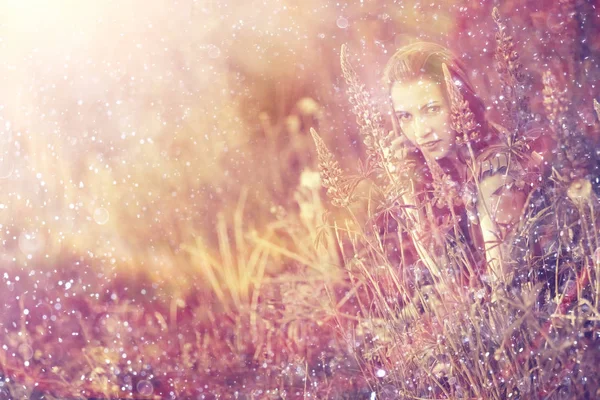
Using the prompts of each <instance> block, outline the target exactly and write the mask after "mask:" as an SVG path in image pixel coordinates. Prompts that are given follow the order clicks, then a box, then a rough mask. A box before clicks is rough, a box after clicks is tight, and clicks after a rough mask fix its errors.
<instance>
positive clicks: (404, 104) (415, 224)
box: [384, 42, 527, 286]
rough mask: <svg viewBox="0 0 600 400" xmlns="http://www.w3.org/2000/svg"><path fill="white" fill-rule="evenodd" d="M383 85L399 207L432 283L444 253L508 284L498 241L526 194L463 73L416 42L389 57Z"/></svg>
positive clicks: (443, 54)
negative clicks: (459, 118) (461, 123)
mask: <svg viewBox="0 0 600 400" xmlns="http://www.w3.org/2000/svg"><path fill="white" fill-rule="evenodd" d="M444 66H445V67H446V68H447V72H446V76H445V75H444ZM448 74H449V77H450V78H451V82H452V83H453V86H454V90H456V89H458V90H459V91H460V94H461V96H462V98H463V99H464V101H466V103H467V104H468V109H469V110H470V112H471V113H472V118H471V120H472V121H474V123H475V124H474V127H473V128H474V129H472V131H473V134H472V135H471V137H470V138H467V139H465V138H463V136H462V135H457V132H456V130H455V125H456V117H455V116H453V115H452V100H451V99H452V96H451V93H450V92H449V87H448V84H447V78H448ZM384 83H385V85H386V89H387V94H388V95H389V101H390V106H391V116H392V123H393V127H394V135H395V138H394V140H393V142H392V143H393V148H394V150H395V151H396V154H397V155H398V156H399V159H400V162H401V163H403V164H404V165H403V166H404V168H400V169H401V170H403V171H405V172H404V175H403V177H404V180H403V183H404V185H403V186H404V187H406V190H404V194H403V195H402V200H403V202H404V206H408V207H403V209H404V210H406V211H405V213H406V214H405V216H406V217H407V219H408V220H409V221H411V224H409V225H411V226H410V227H409V231H410V236H411V239H412V241H413V243H414V247H415V249H416V250H417V253H418V254H419V257H420V258H421V260H422V261H423V263H424V264H425V265H426V266H427V268H428V269H429V271H430V272H431V273H432V274H433V275H437V276H438V278H443V277H444V275H445V274H446V272H447V269H446V270H445V268H446V267H447V266H448V265H454V267H453V268H455V267H456V262H454V263H452V262H450V261H451V260H449V259H448V253H449V252H450V253H453V254H454V256H453V258H454V260H457V259H460V260H463V261H462V263H463V265H462V266H461V267H460V268H461V269H463V271H462V272H463V273H464V274H465V275H471V274H476V275H478V276H482V277H483V280H484V281H487V282H488V283H489V284H490V285H491V286H495V284H497V283H499V282H502V281H507V280H508V279H510V275H511V273H512V271H509V270H507V267H506V262H504V260H503V258H502V251H501V249H502V246H501V244H502V241H503V238H504V237H505V236H506V235H507V234H508V233H509V232H510V228H511V226H512V225H513V224H515V223H516V222H517V221H518V220H519V217H520V215H521V211H522V208H523V205H524V204H525V200H526V195H527V193H526V190H525V188H524V187H523V186H522V185H521V184H520V183H521V182H520V174H521V173H522V170H521V168H520V167H519V164H518V163H517V162H516V160H513V159H511V157H510V155H509V154H508V153H507V152H503V151H502V146H501V143H502V140H501V137H500V134H499V128H498V127H495V126H494V125H493V124H492V123H490V122H489V121H488V120H487V119H486V115H485V114H486V113H485V106H484V105H483V103H482V101H481V100H480V99H479V97H478V96H477V95H476V93H475V91H474V88H473V85H472V84H471V82H470V80H469V77H468V75H467V73H466V71H465V68H464V67H463V65H462V64H461V62H460V61H459V60H458V59H457V58H456V57H455V56H454V55H453V54H452V53H451V52H450V51H449V50H447V49H446V48H444V47H442V46H440V45H437V44H433V43H425V42H419V43H414V44H411V45H408V46H405V47H403V48H401V49H399V50H398V51H397V52H396V53H395V54H394V55H393V56H392V57H391V59H390V60H389V62H388V63H387V65H386V68H385V71H384ZM453 118H454V120H453ZM453 121H454V122H453ZM407 164H409V165H411V166H412V167H411V168H409V169H407V168H406V165H407ZM432 202H437V203H436V204H437V205H438V206H437V207H435V206H432ZM440 245H441V247H445V249H442V250H443V251H440ZM436 246H437V247H436ZM457 253H460V254H459V255H457ZM445 271H446V272H445ZM454 273H456V271H454ZM470 278H473V276H470Z"/></svg>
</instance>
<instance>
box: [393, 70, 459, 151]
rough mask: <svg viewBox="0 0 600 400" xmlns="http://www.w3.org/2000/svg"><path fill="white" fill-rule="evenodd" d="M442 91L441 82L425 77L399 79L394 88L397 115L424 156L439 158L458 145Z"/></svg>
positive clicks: (408, 135)
mask: <svg viewBox="0 0 600 400" xmlns="http://www.w3.org/2000/svg"><path fill="white" fill-rule="evenodd" d="M442 90H443V89H442V87H441V85H439V84H438V83H436V82H434V81H431V80H427V79H422V80H415V81H411V82H406V83H403V82H396V83H394V85H393V86H392V91H391V97H392V105H393V108H394V113H395V117H396V120H397V121H398V123H399V124H400V128H401V129H402V132H403V133H404V134H405V135H406V137H407V138H408V140H409V141H410V142H411V143H412V144H413V145H415V146H417V147H418V148H419V149H420V150H421V151H422V152H423V155H425V157H428V158H433V159H436V160H441V159H443V158H445V157H448V156H450V155H452V154H454V150H455V144H456V141H455V132H454V130H453V129H452V127H451V125H450V106H449V104H448V102H447V101H446V98H445V97H444V93H443V92H442ZM397 140H399V141H401V140H402V139H401V138H398V139H397Z"/></svg>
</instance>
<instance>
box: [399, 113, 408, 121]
mask: <svg viewBox="0 0 600 400" xmlns="http://www.w3.org/2000/svg"><path fill="white" fill-rule="evenodd" d="M396 116H397V117H398V121H400V122H406V121H408V120H410V114H396Z"/></svg>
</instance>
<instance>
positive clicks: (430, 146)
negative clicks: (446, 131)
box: [419, 140, 441, 149]
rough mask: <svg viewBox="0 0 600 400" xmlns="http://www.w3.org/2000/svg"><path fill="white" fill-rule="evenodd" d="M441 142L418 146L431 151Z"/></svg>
mask: <svg viewBox="0 0 600 400" xmlns="http://www.w3.org/2000/svg"><path fill="white" fill-rule="evenodd" d="M439 142H441V140H433V141H431V142H427V143H423V144H421V145H419V146H420V147H422V148H424V149H432V148H434V147H435V146H437V144H438V143H439Z"/></svg>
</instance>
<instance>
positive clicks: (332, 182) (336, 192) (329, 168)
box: [310, 128, 353, 207]
mask: <svg viewBox="0 0 600 400" xmlns="http://www.w3.org/2000/svg"><path fill="white" fill-rule="evenodd" d="M310 133H311V135H312V137H313V140H314V141H315V145H316V147H317V157H318V159H319V170H320V172H321V178H322V184H323V187H325V188H326V189H327V196H329V198H330V199H331V203H332V204H333V205H334V206H338V207H346V206H348V205H349V204H350V203H351V202H352V200H353V199H352V189H353V188H352V187H350V186H349V185H347V184H345V181H344V177H343V173H342V169H341V168H340V166H339V163H338V162H337V161H336V160H335V158H334V157H333V154H331V152H330V151H329V149H328V148H327V146H326V145H325V142H324V141H323V139H321V137H320V136H319V134H318V133H317V131H315V130H314V129H313V128H310Z"/></svg>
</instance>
